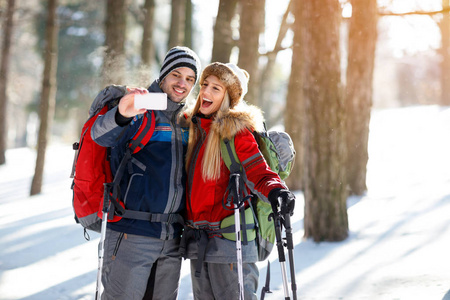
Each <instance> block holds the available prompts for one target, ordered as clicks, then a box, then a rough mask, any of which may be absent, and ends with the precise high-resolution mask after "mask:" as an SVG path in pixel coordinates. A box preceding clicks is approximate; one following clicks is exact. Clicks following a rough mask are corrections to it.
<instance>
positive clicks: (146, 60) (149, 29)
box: [141, 0, 155, 68]
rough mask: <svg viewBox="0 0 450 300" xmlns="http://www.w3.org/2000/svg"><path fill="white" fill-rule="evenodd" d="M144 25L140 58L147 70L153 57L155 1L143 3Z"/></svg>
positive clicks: (146, 0) (147, 0) (149, 0)
mask: <svg viewBox="0 0 450 300" xmlns="http://www.w3.org/2000/svg"><path fill="white" fill-rule="evenodd" d="M143 10H144V25H143V28H144V30H143V33H142V46H141V47H142V48H141V58H142V63H143V64H144V65H145V66H146V67H147V68H149V67H150V66H151V64H152V59H153V58H154V56H155V48H154V47H153V29H154V28H155V22H154V21H153V20H154V19H155V0H145V3H144V9H143Z"/></svg>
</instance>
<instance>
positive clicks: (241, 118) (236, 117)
mask: <svg viewBox="0 0 450 300" xmlns="http://www.w3.org/2000/svg"><path fill="white" fill-rule="evenodd" d="M192 114H193V111H192V110H188V111H186V117H187V121H188V122H190V121H191V118H192ZM244 129H249V130H251V131H254V130H256V131H262V130H263V129H264V117H263V113H262V111H261V109H260V108H259V107H257V106H254V105H251V104H248V103H246V102H245V101H240V102H239V104H238V105H236V106H235V107H234V108H232V109H229V110H228V111H227V112H226V113H223V112H218V113H217V115H216V116H215V117H214V119H213V121H212V123H211V129H210V130H211V133H213V134H218V135H219V136H220V137H221V138H226V139H231V138H232V137H233V136H235V135H236V134H237V133H239V132H241V131H242V130H244Z"/></svg>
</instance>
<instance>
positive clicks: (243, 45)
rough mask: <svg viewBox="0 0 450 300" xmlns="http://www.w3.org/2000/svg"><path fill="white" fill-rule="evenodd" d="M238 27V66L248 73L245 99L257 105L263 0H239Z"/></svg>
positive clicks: (262, 28) (262, 29)
mask: <svg viewBox="0 0 450 300" xmlns="http://www.w3.org/2000/svg"><path fill="white" fill-rule="evenodd" d="M240 3H241V13H240V28H239V61H238V64H239V67H241V68H243V69H245V70H247V72H248V73H249V74H250V81H249V87H248V93H247V95H246V96H245V99H246V100H247V101H248V102H249V103H253V104H256V105H258V104H259V103H258V99H256V98H257V89H258V87H259V65H258V60H259V35H260V33H261V32H263V31H264V12H265V10H264V8H265V3H266V1H265V0H241V1H240Z"/></svg>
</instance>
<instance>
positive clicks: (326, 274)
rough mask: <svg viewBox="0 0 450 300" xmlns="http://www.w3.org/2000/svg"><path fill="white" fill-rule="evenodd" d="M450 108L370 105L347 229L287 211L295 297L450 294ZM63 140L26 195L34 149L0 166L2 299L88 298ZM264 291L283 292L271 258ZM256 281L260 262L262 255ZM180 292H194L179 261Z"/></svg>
mask: <svg viewBox="0 0 450 300" xmlns="http://www.w3.org/2000/svg"><path fill="white" fill-rule="evenodd" d="M449 134H450V108H441V107H437V106H431V107H411V108H403V109H392V110H384V111H376V112H374V113H373V115H372V123H371V136H370V144H369V148H370V161H369V165H368V187H369V191H368V193H367V195H366V196H364V197H358V198H350V199H349V201H348V206H349V208H348V213H349V223H350V236H349V238H348V239H347V240H345V241H343V242H340V243H320V244H315V243H313V242H311V241H309V240H307V241H305V240H303V239H302V235H303V219H302V218H303V211H302V210H303V203H301V202H302V199H303V198H302V194H301V193H300V192H298V193H297V196H298V204H297V205H296V213H295V216H294V218H293V220H292V221H293V226H294V229H295V232H296V234H295V236H294V238H295V244H296V246H295V259H296V261H295V264H296V265H295V267H296V281H297V284H298V298H299V299H304V300H312V299H318V300H322V299H323V300H328V299H330V300H331V299H350V300H357V299H358V300H359V299H386V300H387V299H405V300H410V299H424V300H429V299H435V300H450V258H449V253H450V252H449V250H450V223H449V219H450V217H449V216H450V158H449V157H450V138H449ZM72 155H73V153H72V150H71V147H70V146H67V145H64V146H60V145H54V146H52V147H51V148H50V149H49V153H48V157H47V165H46V177H45V185H44V188H43V193H42V195H39V196H35V197H31V198H30V197H28V193H29V189H30V182H31V178H32V174H33V172H34V163H35V162H34V159H35V154H34V152H33V151H31V150H30V149H15V150H10V151H8V152H7V160H8V163H7V165H5V166H1V167H0V299H4V300H6V299H28V300H31V299H86V300H87V299H93V294H94V290H95V278H96V271H97V243H98V237H99V236H98V235H97V234H91V241H89V242H87V241H85V239H84V237H83V232H82V229H81V227H80V226H79V225H77V224H75V223H74V221H73V217H72V209H71V190H70V189H69V187H70V183H71V180H70V179H69V178H68V175H69V173H70V168H71V163H72ZM269 259H270V260H271V261H272V263H271V272H272V276H271V289H272V291H273V293H272V294H267V295H266V299H268V300H270V299H283V298H284V295H283V292H282V281H281V277H280V268H279V264H278V263H277V261H276V259H277V255H276V252H275V251H274V252H273V253H272V254H271V256H270V258H269ZM259 267H260V287H261V286H262V285H263V282H264V280H265V275H266V263H260V264H259ZM179 299H180V300H188V299H192V295H191V288H190V278H189V268H188V264H187V263H184V264H183V269H182V279H181V283H180V293H179Z"/></svg>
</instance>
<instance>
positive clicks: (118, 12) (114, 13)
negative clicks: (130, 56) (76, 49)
mask: <svg viewBox="0 0 450 300" xmlns="http://www.w3.org/2000/svg"><path fill="white" fill-rule="evenodd" d="M106 3H107V4H106V19H105V56H104V59H103V74H102V80H103V85H104V86H106V85H110V84H119V83H121V82H123V80H124V74H125V35H126V34H125V33H126V27H127V26H126V13H125V12H126V10H127V7H126V0H107V2H106Z"/></svg>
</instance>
